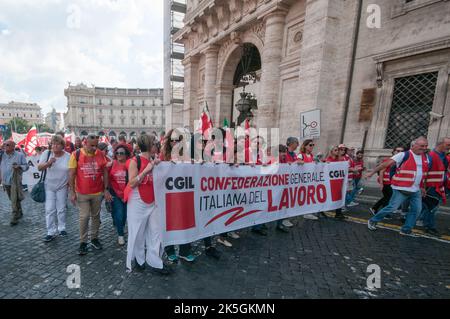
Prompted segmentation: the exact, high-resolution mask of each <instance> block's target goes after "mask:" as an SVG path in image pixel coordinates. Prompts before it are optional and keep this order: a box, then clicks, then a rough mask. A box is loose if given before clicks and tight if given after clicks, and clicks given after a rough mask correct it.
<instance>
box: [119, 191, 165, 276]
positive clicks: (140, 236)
mask: <svg viewBox="0 0 450 319" xmlns="http://www.w3.org/2000/svg"><path fill="white" fill-rule="evenodd" d="M127 215H128V216H127V220H128V246H127V268H128V269H129V270H131V262H132V260H133V259H135V258H136V261H137V262H138V263H139V265H143V264H144V262H147V263H148V264H149V265H150V266H151V267H154V268H158V269H162V268H163V261H162V255H163V249H162V245H161V237H162V236H161V228H162V226H161V222H160V217H159V214H158V211H157V209H156V206H155V204H154V203H153V204H150V205H149V204H146V203H144V202H143V201H142V200H141V197H140V195H139V191H138V190H137V189H134V190H133V191H132V194H131V196H130V198H129V200H128V204H127ZM146 250H147V253H146Z"/></svg>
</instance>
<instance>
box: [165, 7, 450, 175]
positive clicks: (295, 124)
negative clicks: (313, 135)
mask: <svg viewBox="0 0 450 319" xmlns="http://www.w3.org/2000/svg"><path fill="white" fill-rule="evenodd" d="M184 23H185V26H184V27H183V28H182V29H181V30H180V31H178V32H177V33H176V35H175V41H177V42H180V43H183V44H184V47H185V58H184V60H183V65H184V85H185V90H184V107H183V112H180V113H179V115H178V116H179V117H180V118H177V119H174V120H173V122H174V123H183V125H185V126H186V125H188V126H190V127H193V122H194V120H197V119H198V118H199V116H200V113H201V111H202V109H203V107H204V105H205V103H206V102H207V104H208V106H209V110H210V112H211V116H212V119H213V122H214V124H215V125H217V126H221V125H222V123H223V120H224V119H232V120H234V119H235V118H236V112H237V111H236V109H235V108H234V107H233V106H234V104H235V103H236V98H235V96H236V90H240V89H242V88H239V87H240V86H241V83H242V81H241V80H239V79H240V77H241V76H242V75H245V74H244V73H245V72H243V68H244V64H246V63H247V66H248V65H252V69H251V71H252V75H253V77H254V79H253V81H252V83H251V85H249V87H248V90H250V91H253V93H254V94H255V96H256V99H257V102H258V110H257V111H256V112H255V118H254V120H253V125H254V126H256V127H258V128H272V127H277V128H280V138H281V140H282V141H284V140H285V139H286V138H287V137H288V136H299V135H300V129H301V124H300V113H301V112H304V111H309V110H314V109H320V110H321V128H322V130H321V137H320V139H318V140H317V146H318V148H317V150H318V151H321V152H326V151H327V150H328V148H329V147H330V146H331V145H336V144H338V143H341V142H344V143H346V144H349V145H351V146H354V147H357V148H362V147H364V149H365V150H366V154H367V156H368V159H369V162H370V164H369V165H371V166H372V165H374V164H375V162H376V161H377V160H378V159H379V158H380V157H381V156H384V155H388V154H390V152H391V149H392V147H394V146H395V145H396V144H407V143H409V141H410V140H411V139H412V138H413V137H416V135H421V134H426V135H428V137H429V139H430V144H433V143H435V142H436V140H437V139H438V138H439V137H442V136H445V135H447V136H448V135H450V129H449V124H450V119H449V118H450V82H449V72H450V2H449V1H446V0H351V1H344V0H246V1H244V0H229V1H223V0H190V1H189V0H188V1H187V12H186V17H185V21H184ZM249 47H250V48H251V50H253V52H254V54H253V62H249V61H248V59H247V60H246V61H243V57H244V56H245V48H249ZM258 59H259V63H255V62H254V61H256V60H258ZM244 62H245V63H244ZM244 69H245V68H244ZM253 82H254V83H253Z"/></svg>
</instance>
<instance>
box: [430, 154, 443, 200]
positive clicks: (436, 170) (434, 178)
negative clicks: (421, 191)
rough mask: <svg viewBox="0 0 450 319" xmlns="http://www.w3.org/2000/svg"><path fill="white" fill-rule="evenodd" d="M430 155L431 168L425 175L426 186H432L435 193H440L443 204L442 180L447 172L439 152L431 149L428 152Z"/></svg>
mask: <svg viewBox="0 0 450 319" xmlns="http://www.w3.org/2000/svg"><path fill="white" fill-rule="evenodd" d="M429 155H430V157H431V160H432V161H431V168H430V170H429V171H428V175H427V179H426V181H427V187H434V188H435V189H436V193H438V194H439V195H441V197H442V198H443V200H444V204H445V187H444V180H445V174H446V173H447V172H446V170H445V165H444V163H443V162H442V160H441V158H440V157H439V154H438V153H437V152H436V151H434V150H433V151H431V152H430V153H429Z"/></svg>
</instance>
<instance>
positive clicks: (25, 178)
mask: <svg viewBox="0 0 450 319" xmlns="http://www.w3.org/2000/svg"><path fill="white" fill-rule="evenodd" d="M39 158H40V156H39V155H34V156H27V163H28V170H27V171H26V172H24V173H23V175H22V184H24V185H28V189H29V190H30V191H31V188H32V187H33V186H34V185H36V184H37V183H38V182H39V179H40V178H41V172H39V171H38V168H37V167H38V161H39Z"/></svg>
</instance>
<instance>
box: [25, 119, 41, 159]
mask: <svg viewBox="0 0 450 319" xmlns="http://www.w3.org/2000/svg"><path fill="white" fill-rule="evenodd" d="M38 145H39V143H38V139H37V130H36V126H33V127H32V128H31V129H30V130H29V131H28V134H27V137H26V138H25V149H24V150H25V154H27V155H28V156H33V155H36V151H35V148H36V146H38Z"/></svg>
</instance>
